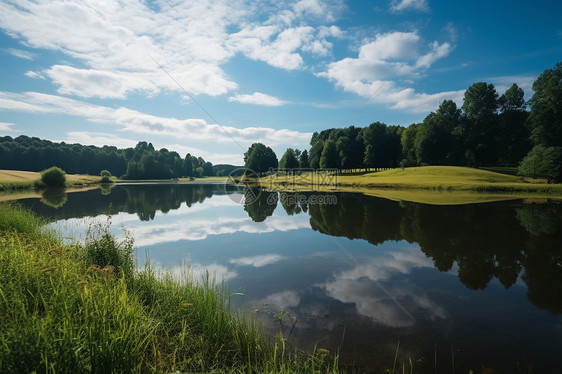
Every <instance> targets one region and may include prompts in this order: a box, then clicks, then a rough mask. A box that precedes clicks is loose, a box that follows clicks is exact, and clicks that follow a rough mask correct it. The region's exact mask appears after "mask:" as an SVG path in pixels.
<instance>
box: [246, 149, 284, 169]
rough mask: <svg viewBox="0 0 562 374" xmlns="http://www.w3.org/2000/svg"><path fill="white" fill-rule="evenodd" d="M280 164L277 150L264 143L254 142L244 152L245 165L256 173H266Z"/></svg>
mask: <svg viewBox="0 0 562 374" xmlns="http://www.w3.org/2000/svg"><path fill="white" fill-rule="evenodd" d="M278 165H279V162H278V161H277V156H276V155H275V152H273V150H272V149H271V148H269V147H267V146H265V145H264V144H262V143H254V144H252V145H251V146H250V148H248V151H247V152H246V153H244V167H245V168H246V170H251V171H253V172H255V173H258V174H259V173H265V172H267V171H268V170H269V169H275V168H277V166H278Z"/></svg>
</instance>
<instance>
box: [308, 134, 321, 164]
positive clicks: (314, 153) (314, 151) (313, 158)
mask: <svg viewBox="0 0 562 374" xmlns="http://www.w3.org/2000/svg"><path fill="white" fill-rule="evenodd" d="M310 145H311V147H310V156H309V160H310V167H311V168H313V169H318V168H319V167H320V157H322V151H323V150H324V141H323V140H318V141H316V142H313V141H312V140H311V141H310Z"/></svg>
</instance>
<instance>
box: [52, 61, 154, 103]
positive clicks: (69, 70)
mask: <svg viewBox="0 0 562 374" xmlns="http://www.w3.org/2000/svg"><path fill="white" fill-rule="evenodd" d="M45 73H46V74H47V75H48V76H49V77H50V78H51V80H52V81H53V83H54V84H56V85H58V86H59V89H58V90H57V91H58V92H59V93H60V94H63V95H76V96H81V97H86V98H89V97H99V98H102V99H124V98H125V96H126V94H127V93H129V92H131V91H134V90H146V91H150V89H151V88H153V87H154V86H153V85H152V84H151V83H150V81H148V80H146V79H141V77H139V76H138V74H135V75H131V74H127V73H119V74H117V73H113V72H110V71H99V70H93V69H76V68H73V67H71V66H63V65H55V66H53V67H51V68H50V69H48V70H47V71H46V72H45Z"/></svg>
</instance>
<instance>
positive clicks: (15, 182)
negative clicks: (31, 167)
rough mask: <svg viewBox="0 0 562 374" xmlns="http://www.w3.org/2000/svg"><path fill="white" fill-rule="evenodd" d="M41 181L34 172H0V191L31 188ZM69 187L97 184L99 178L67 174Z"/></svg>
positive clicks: (39, 176) (38, 174)
mask: <svg viewBox="0 0 562 374" xmlns="http://www.w3.org/2000/svg"><path fill="white" fill-rule="evenodd" d="M40 179H41V174H40V173H38V172H35V171H21V170H0V191H3V190H16V189H24V188H31V187H33V186H34V184H35V182H36V181H38V180H40ZM66 180H67V184H68V186H69V187H76V186H82V185H88V184H94V183H99V181H100V177H99V176H96V175H85V174H67V175H66Z"/></svg>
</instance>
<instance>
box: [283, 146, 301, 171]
mask: <svg viewBox="0 0 562 374" xmlns="http://www.w3.org/2000/svg"><path fill="white" fill-rule="evenodd" d="M298 168H299V161H298V159H297V155H296V152H295V150H294V149H292V148H287V150H286V151H285V153H284V154H283V157H281V161H279V169H298Z"/></svg>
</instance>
